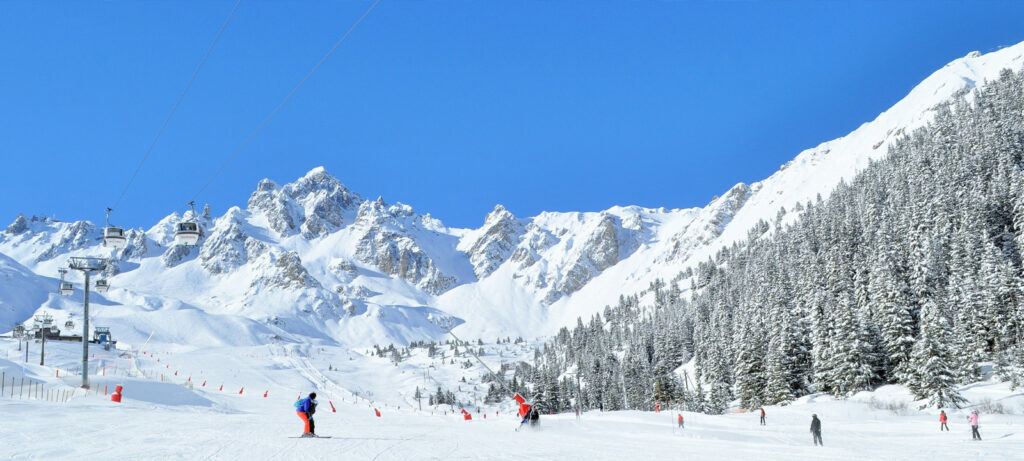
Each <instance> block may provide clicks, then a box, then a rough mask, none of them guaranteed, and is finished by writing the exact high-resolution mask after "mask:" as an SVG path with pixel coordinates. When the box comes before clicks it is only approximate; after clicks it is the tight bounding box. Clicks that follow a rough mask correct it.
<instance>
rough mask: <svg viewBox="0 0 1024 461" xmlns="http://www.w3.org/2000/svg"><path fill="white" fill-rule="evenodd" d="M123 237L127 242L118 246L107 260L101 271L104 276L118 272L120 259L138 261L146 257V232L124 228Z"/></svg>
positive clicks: (119, 271)
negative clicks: (120, 246) (122, 245)
mask: <svg viewBox="0 0 1024 461" xmlns="http://www.w3.org/2000/svg"><path fill="white" fill-rule="evenodd" d="M125 237H126V238H127V240H128V244H127V245H125V246H124V247H123V248H118V249H117V250H116V251H115V252H114V254H113V256H112V257H111V258H110V259H109V260H107V267H106V268H105V269H103V272H102V274H103V275H104V276H106V277H113V276H115V275H117V274H120V273H121V262H122V261H129V260H136V261H139V260H142V258H144V257H146V254H147V253H148V251H149V249H148V247H147V244H146V233H145V232H144V231H143V230H142V229H125Z"/></svg>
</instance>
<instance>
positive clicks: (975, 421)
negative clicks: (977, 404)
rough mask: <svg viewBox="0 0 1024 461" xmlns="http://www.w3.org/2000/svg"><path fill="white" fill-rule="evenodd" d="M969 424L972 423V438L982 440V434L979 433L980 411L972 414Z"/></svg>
mask: <svg viewBox="0 0 1024 461" xmlns="http://www.w3.org/2000/svg"><path fill="white" fill-rule="evenodd" d="M967 422H969V423H971V438H972V439H973V440H981V434H980V433H979V432H978V410H974V411H972V412H971V416H968V417H967Z"/></svg>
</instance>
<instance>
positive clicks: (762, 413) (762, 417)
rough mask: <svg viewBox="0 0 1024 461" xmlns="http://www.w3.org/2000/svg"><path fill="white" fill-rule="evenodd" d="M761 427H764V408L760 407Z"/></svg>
mask: <svg viewBox="0 0 1024 461" xmlns="http://www.w3.org/2000/svg"><path fill="white" fill-rule="evenodd" d="M761 425H762V426H764V425H765V424H764V407H761Z"/></svg>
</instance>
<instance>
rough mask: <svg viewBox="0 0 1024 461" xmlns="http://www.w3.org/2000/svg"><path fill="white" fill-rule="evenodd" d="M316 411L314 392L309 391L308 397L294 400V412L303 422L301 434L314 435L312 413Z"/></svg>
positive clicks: (304, 435) (305, 435)
mask: <svg viewBox="0 0 1024 461" xmlns="http://www.w3.org/2000/svg"><path fill="white" fill-rule="evenodd" d="M315 412H316V392H310V393H309V397H306V398H304V399H301V400H299V401H298V402H295V413H296V414H298V416H299V419H301V420H302V422H303V428H302V436H303V437H316V434H314V433H313V427H314V426H313V413H315Z"/></svg>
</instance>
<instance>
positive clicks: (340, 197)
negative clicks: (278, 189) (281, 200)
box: [284, 167, 363, 239]
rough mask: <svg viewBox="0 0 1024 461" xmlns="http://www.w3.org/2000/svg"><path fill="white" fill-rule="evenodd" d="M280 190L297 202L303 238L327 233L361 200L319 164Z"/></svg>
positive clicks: (339, 223) (338, 225)
mask: <svg viewBox="0 0 1024 461" xmlns="http://www.w3.org/2000/svg"><path fill="white" fill-rule="evenodd" d="M284 193H286V194H287V195H288V196H289V197H291V198H292V199H293V200H295V201H296V202H297V203H299V204H300V205H301V207H302V209H303V211H304V213H303V216H304V222H303V224H302V229H301V232H302V236H303V237H305V238H307V239H312V238H316V237H320V236H324V235H327V234H329V233H331V232H333V231H335V230H337V229H339V228H340V227H341V226H343V225H345V214H346V212H349V211H354V210H356V209H357V208H358V207H359V204H360V203H361V202H362V200H363V199H362V198H361V197H360V196H359V194H356V193H354V192H352V191H350V190H349V189H348V188H347V187H345V185H344V184H342V183H341V181H339V180H338V178H336V177H334V176H332V175H330V174H329V173H327V170H325V169H324V168H323V167H317V168H314V169H312V170H310V172H309V173H306V175H305V176H303V177H302V178H300V179H299V180H298V181H296V182H294V183H292V184H289V185H287V186H285V188H284Z"/></svg>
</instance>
